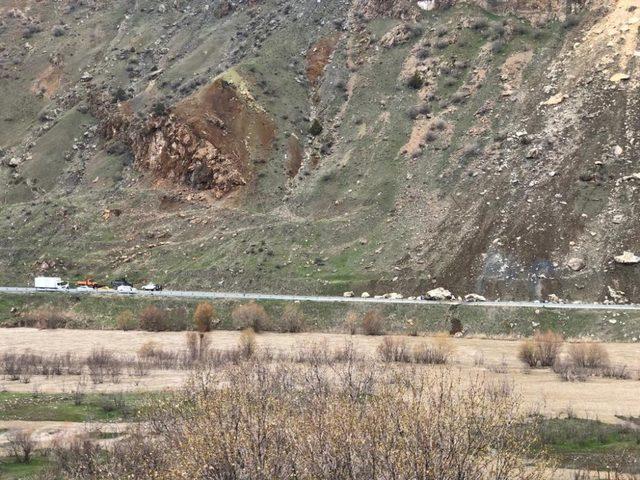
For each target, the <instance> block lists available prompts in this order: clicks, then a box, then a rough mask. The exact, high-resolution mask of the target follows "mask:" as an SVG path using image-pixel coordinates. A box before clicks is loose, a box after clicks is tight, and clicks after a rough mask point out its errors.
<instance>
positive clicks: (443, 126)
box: [431, 118, 447, 131]
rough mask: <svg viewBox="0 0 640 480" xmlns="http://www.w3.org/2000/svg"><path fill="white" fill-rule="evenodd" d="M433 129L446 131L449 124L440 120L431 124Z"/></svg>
mask: <svg viewBox="0 0 640 480" xmlns="http://www.w3.org/2000/svg"><path fill="white" fill-rule="evenodd" d="M431 128H432V129H434V130H439V131H442V130H445V129H446V128H447V122H445V121H444V120H442V119H441V118H439V119H437V120H435V121H434V122H433V123H432V124H431Z"/></svg>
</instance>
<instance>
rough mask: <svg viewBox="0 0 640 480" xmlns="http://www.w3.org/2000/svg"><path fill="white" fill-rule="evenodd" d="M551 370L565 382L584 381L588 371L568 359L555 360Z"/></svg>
mask: <svg viewBox="0 0 640 480" xmlns="http://www.w3.org/2000/svg"><path fill="white" fill-rule="evenodd" d="M553 371H554V373H556V374H557V375H558V376H559V377H560V379H561V380H564V381H565V382H586V381H587V378H588V377H589V372H588V371H587V369H586V368H583V367H578V366H576V365H574V364H573V363H572V362H570V361H566V360H560V359H558V360H556V362H555V363H554V364H553Z"/></svg>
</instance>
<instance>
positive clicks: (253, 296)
mask: <svg viewBox="0 0 640 480" xmlns="http://www.w3.org/2000/svg"><path fill="white" fill-rule="evenodd" d="M0 293H13V294H25V295H26V294H33V293H40V292H39V291H38V290H36V289H35V288H31V287H0ZM43 293H47V294H50V295H54V294H59V295H96V296H114V295H117V296H123V297H125V296H135V297H166V298H196V299H198V298H201V299H209V300H216V299H229V300H285V301H293V302H295V301H300V302H327V303H369V304H410V305H411V304H415V305H425V306H429V305H467V306H476V307H495V308H514V307H516V308H545V309H561V310H625V311H629V310H631V311H633V310H638V311H640V305H636V304H628V305H604V304H601V303H541V302H518V301H497V302H496V301H487V302H461V301H430V300H408V299H385V298H360V297H328V296H324V297H321V296H308V295H273V294H267V293H241V292H183V291H174V290H163V291H161V292H144V291H137V292H136V293H134V294H124V293H117V292H115V291H114V292H87V291H77V290H75V289H70V290H66V291H54V292H43Z"/></svg>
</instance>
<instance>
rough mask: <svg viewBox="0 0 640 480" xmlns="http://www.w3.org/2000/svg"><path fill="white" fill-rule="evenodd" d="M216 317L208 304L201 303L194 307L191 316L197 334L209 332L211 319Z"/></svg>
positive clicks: (211, 306)
mask: <svg viewBox="0 0 640 480" xmlns="http://www.w3.org/2000/svg"><path fill="white" fill-rule="evenodd" d="M215 315H216V311H215V309H214V308H213V305H211V304H210V303H209V302H201V303H199V304H198V305H197V306H196V311H195V313H194V314H193V320H194V323H195V327H196V330H197V331H198V332H208V331H210V330H211V326H212V324H213V319H214V317H215Z"/></svg>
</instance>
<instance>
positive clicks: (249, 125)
mask: <svg viewBox="0 0 640 480" xmlns="http://www.w3.org/2000/svg"><path fill="white" fill-rule="evenodd" d="M0 19H1V20H0V22H1V23H0V91H2V93H3V95H1V96H0V149H1V152H0V162H1V163H2V165H1V166H0V183H1V184H2V185H3V187H2V190H1V192H2V193H1V194H0V202H1V203H0V205H1V207H0V208H1V213H2V215H1V218H0V228H2V231H3V232H4V234H3V235H2V237H0V248H1V249H2V250H1V252H2V254H1V255H0V267H1V269H0V283H2V284H7V283H8V284H16V283H26V282H27V281H29V279H30V278H31V277H32V276H33V275H34V274H37V273H44V272H46V273H47V274H52V273H59V274H60V275H62V276H65V277H67V278H72V277H73V278H75V277H82V276H86V275H92V276H96V277H100V278H114V277H116V276H121V275H127V276H129V277H130V278H131V279H133V280H146V279H154V280H156V281H160V282H164V283H167V284H169V285H171V286H173V287H185V288H186V287H188V288H196V289H197V288H216V289H249V290H261V291H273V292H278V291H297V292H321V293H330V292H333V293H336V292H342V291H344V290H356V291H362V290H367V291H369V292H370V293H372V294H373V293H384V292H389V291H400V292H402V293H405V294H407V295H409V294H418V293H423V292H424V291H425V290H427V289H429V288H432V287H433V286H444V287H447V288H449V289H451V290H452V291H454V292H455V293H456V294H461V295H463V294H465V293H469V292H472V291H473V292H477V293H481V294H484V295H486V296H489V297H492V298H547V296H548V295H550V294H553V295H557V296H558V297H560V298H563V299H568V300H577V299H581V300H605V299H607V298H609V299H611V300H613V301H626V300H633V301H640V286H639V285H638V282H637V281H636V279H637V278H638V273H639V271H640V270H639V269H640V266H638V262H640V258H635V255H634V254H636V253H638V254H640V220H638V212H637V211H636V209H637V205H638V202H637V195H638V181H640V165H638V158H639V153H640V149H639V147H638V140H637V138H636V135H637V132H638V129H639V127H640V104H639V103H640V96H639V95H638V84H639V81H640V77H639V71H640V70H639V69H638V62H639V61H640V46H639V44H638V39H639V38H640V36H639V35H640V34H639V30H638V29H639V27H640V8H638V5H637V2H636V1H634V0H619V1H617V2H613V1H610V2H609V1H607V0H583V1H578V0H573V1H571V0H547V1H540V0H537V1H535V0H521V1H520V0H519V1H485V0H477V1H468V2H462V1H458V2H456V1H454V0H427V1H419V2H418V1H413V0H401V1H389V0H322V1H320V0H305V1H292V0H236V1H233V2H232V1H228V0H223V1H219V0H217V1H213V0H172V1H166V2H164V3H159V2H157V1H156V0H137V1H135V2H132V1H129V0H109V1H93V0H63V1H54V0H41V1H32V0H7V1H5V2H3V4H2V6H0ZM625 251H628V252H631V254H627V255H626V256H622V255H623V253H624V252H625ZM616 258H617V260H616Z"/></svg>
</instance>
